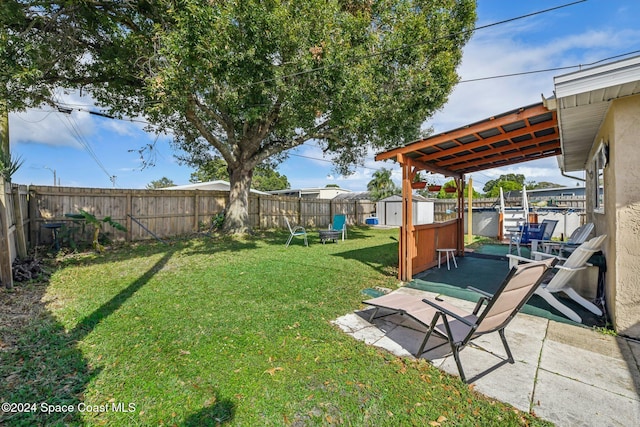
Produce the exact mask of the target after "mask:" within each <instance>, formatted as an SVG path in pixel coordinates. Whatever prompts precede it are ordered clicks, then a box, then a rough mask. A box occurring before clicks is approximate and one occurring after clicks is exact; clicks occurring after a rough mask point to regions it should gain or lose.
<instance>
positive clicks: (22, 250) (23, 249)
mask: <svg viewBox="0 0 640 427" xmlns="http://www.w3.org/2000/svg"><path fill="white" fill-rule="evenodd" d="M11 192H12V193H13V221H14V222H15V224H16V251H17V252H18V256H19V257H20V258H26V257H27V239H26V238H25V235H24V218H23V217H22V208H21V207H20V186H18V185H15V186H13V185H12V186H11Z"/></svg>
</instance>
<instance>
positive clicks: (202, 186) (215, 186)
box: [162, 179, 269, 195]
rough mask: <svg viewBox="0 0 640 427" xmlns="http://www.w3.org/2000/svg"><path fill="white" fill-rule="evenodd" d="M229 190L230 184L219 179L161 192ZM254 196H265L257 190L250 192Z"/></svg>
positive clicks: (179, 186)
mask: <svg viewBox="0 0 640 427" xmlns="http://www.w3.org/2000/svg"><path fill="white" fill-rule="evenodd" d="M230 188H231V184H230V183H229V182H228V181H223V180H221V179H219V180H216V181H207V182H196V183H195V184H186V185H176V186H173V187H166V188H163V189H162V190H210V191H211V190H213V191H229V189H230ZM250 191H251V192H252V193H254V194H265V195H268V194H269V193H265V192H264V191H259V190H253V189H251V190H250Z"/></svg>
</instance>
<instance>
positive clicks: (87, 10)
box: [0, 0, 476, 232]
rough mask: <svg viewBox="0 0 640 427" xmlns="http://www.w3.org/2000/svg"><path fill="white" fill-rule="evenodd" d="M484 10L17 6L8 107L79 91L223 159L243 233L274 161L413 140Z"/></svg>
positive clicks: (5, 12) (8, 40)
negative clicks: (310, 147) (309, 145)
mask: <svg viewBox="0 0 640 427" xmlns="http://www.w3.org/2000/svg"><path fill="white" fill-rule="evenodd" d="M475 18H476V15H475V2H474V1H473V0H439V1H435V0H429V1H427V0H422V1H419V0H379V1H351V0H306V1H300V2H281V1H261V0H243V1H231V2H212V1H210V0H182V1H181V2H175V1H171V0H157V1H153V2H150V1H139V2H112V1H99V0H96V1H93V2H70V1H58V2H56V1H43V0H21V1H16V0H9V1H5V2H3V3H2V9H0V19H2V21H3V24H6V23H8V22H11V26H8V27H6V28H7V30H6V31H5V33H6V34H3V36H2V39H1V40H0V43H1V44H0V47H2V48H3V49H4V50H6V51H8V52H9V53H10V55H9V58H10V59H9V60H3V62H2V63H1V64H0V65H5V64H6V65H7V69H8V70H9V76H8V78H6V77H5V76H3V80H2V81H1V82H0V83H2V84H0V87H2V86H6V87H8V88H10V89H9V91H14V90H15V92H12V93H11V95H9V94H8V92H5V93H3V94H2V95H4V96H5V98H6V99H8V102H9V108H10V109H11V108H16V107H17V108H22V107H24V106H26V105H28V104H33V103H36V102H40V101H42V100H44V99H46V98H47V90H48V88H49V87H51V84H59V85H62V86H65V87H76V88H82V89H83V90H86V91H90V92H91V94H92V95H93V97H94V98H95V99H96V100H97V102H98V103H99V104H101V105H103V106H105V107H107V108H108V112H109V113H110V114H113V115H116V116H117V115H128V116H133V115H144V116H145V117H146V118H147V120H149V121H150V122H151V123H153V125H154V126H155V127H156V128H155V129H156V130H158V129H159V130H171V132H172V133H173V135H174V136H175V140H174V142H175V145H176V147H178V148H180V149H182V150H184V151H186V152H187V153H189V155H190V156H192V157H193V158H207V157H211V156H220V157H221V158H223V159H224V160H225V162H226V163H227V166H228V170H229V180H230V183H231V191H230V195H229V202H228V206H227V216H226V220H225V226H224V227H225V229H226V230H227V231H235V232H243V231H247V230H248V194H249V188H250V187H251V183H252V178H253V175H254V169H255V168H256V166H258V165H260V164H261V163H263V162H264V161H266V160H269V159H276V160H278V159H281V158H282V155H283V153H286V151H287V150H289V149H291V148H293V147H296V146H298V145H300V144H303V143H304V142H307V141H314V143H316V144H318V145H319V146H320V147H321V148H322V150H323V151H324V152H325V153H326V154H327V155H328V156H330V157H331V158H332V160H333V162H334V165H335V168H336V170H337V171H338V172H342V173H348V172H350V171H352V170H353V168H354V166H355V165H358V164H360V163H361V162H362V160H363V157H364V155H365V154H366V153H367V149H368V147H370V146H372V147H375V148H385V149H386V148H390V147H394V146H399V145H402V144H405V143H407V142H409V141H412V140H414V139H415V138H416V137H417V136H418V135H419V133H420V125H421V124H422V123H423V122H424V121H425V120H426V119H427V118H428V117H429V116H430V115H432V114H433V113H434V112H435V111H436V110H437V109H439V108H440V107H441V106H442V105H443V104H444V103H445V102H446V100H447V96H448V94H449V93H450V91H451V90H452V88H453V86H454V85H455V84H456V82H457V81H458V76H457V74H456V68H457V67H458V65H459V64H460V61H461V57H462V47H463V46H464V44H465V43H466V42H467V41H468V40H469V38H470V36H471V30H472V28H473V24H474V23H475ZM58 24H60V25H58ZM65 29H66V30H68V31H67V33H64V31H65ZM65 46H67V50H68V52H67V53H66V54H63V53H64V49H65ZM23 54H26V58H27V59H24V60H22V59H20V58H22V55H23ZM51 54H53V56H51ZM0 56H2V55H0ZM38 58H54V59H53V60H50V61H49V62H46V61H44V60H41V59H38ZM20 61H22V62H23V63H22V64H21V63H19V62H20ZM47 67H48V68H47ZM36 89H38V90H36ZM30 91H31V92H30ZM25 94H26V95H29V96H26V97H25V96H24V95H25Z"/></svg>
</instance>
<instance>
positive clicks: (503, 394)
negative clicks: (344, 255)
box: [334, 288, 640, 427]
mask: <svg viewBox="0 0 640 427" xmlns="http://www.w3.org/2000/svg"><path fill="white" fill-rule="evenodd" d="M395 292H402V293H407V294H412V295H416V296H419V297H424V296H435V294H430V293H428V292H424V291H419V290H415V289H409V288H401V289H399V290H397V291H395ZM440 298H442V299H443V300H445V301H447V302H450V303H452V304H455V305H457V306H459V307H462V308H467V309H469V310H470V311H471V310H472V309H473V307H474V305H475V304H474V303H471V302H468V301H462V300H457V299H454V298H449V297H446V296H442V295H441V296H440ZM365 299H366V298H365ZM369 310H370V308H365V309H364V310H363V311H357V312H355V313H351V314H347V315H346V316H343V317H341V318H339V319H336V320H335V321H334V323H335V324H336V325H338V326H339V327H340V328H341V329H342V330H343V331H345V332H346V333H348V334H350V335H352V336H353V337H354V338H356V339H358V340H362V341H364V342H366V343H367V344H370V345H374V346H377V347H381V348H384V349H386V350H388V351H390V352H392V353H394V354H396V355H397V356H401V357H413V356H412V354H413V353H415V352H416V351H417V348H418V345H419V344H420V342H421V340H422V338H424V333H425V330H424V328H423V327H421V326H420V325H418V324H417V323H416V322H414V321H412V320H411V319H408V318H406V317H404V316H400V315H392V316H387V317H383V318H380V319H376V320H374V324H371V323H369V322H368V321H367V320H366V319H368V318H369V316H370V314H371V312H370V311H369ZM506 336H507V340H508V342H509V346H510V347H511V351H512V353H513V357H514V359H515V361H516V362H515V363H514V364H509V363H505V364H503V365H502V366H500V367H499V368H497V369H496V370H493V371H490V372H486V371H487V369H489V368H490V367H492V366H493V365H495V364H496V363H499V362H500V361H501V359H502V360H504V358H505V352H504V347H503V346H502V343H501V342H500V337H499V336H498V334H497V333H495V334H489V335H487V336H483V337H480V338H478V339H476V340H474V341H473V342H475V343H476V344H477V345H478V346H480V347H482V348H483V349H480V348H476V347H472V346H469V347H467V348H465V349H464V350H463V351H462V352H461V353H460V358H461V360H462V366H463V368H464V370H465V374H466V376H467V378H468V380H469V382H473V383H474V384H475V390H477V391H479V392H480V393H483V394H485V395H487V396H489V397H493V398H495V399H498V400H501V401H503V402H507V403H509V404H511V405H513V406H514V407H516V408H518V409H520V410H522V411H526V412H532V413H534V414H535V415H537V416H538V417H540V418H543V419H546V420H548V421H551V422H553V423H555V424H556V425H558V426H567V427H576V426H624V427H628V426H632V425H640V343H638V342H636V341H632V340H626V339H623V338H619V337H613V336H608V335H603V334H601V333H598V332H596V331H593V330H591V329H587V328H583V327H580V326H573V325H567V324H564V323H558V322H554V321H550V320H547V319H543V318H540V317H534V316H529V315H526V314H522V313H520V314H518V315H517V316H516V318H515V319H514V320H513V321H512V322H511V324H510V325H509V326H508V327H507V329H506ZM429 343H430V344H429V346H430V347H431V343H432V341H431V340H430V341H429ZM447 349H448V346H443V347H440V348H439V349H437V350H433V351H432V352H427V353H425V354H424V355H423V356H422V357H424V358H426V359H428V360H430V361H431V362H432V363H433V365H434V366H436V367H438V368H439V369H441V370H443V371H445V372H447V373H450V374H452V375H459V374H458V370H457V368H456V364H455V361H454V360H453V357H452V356H451V355H449V354H447V353H446V351H447ZM491 353H493V354H491ZM483 373H485V374H484V375H482V374H483ZM480 375H481V376H480ZM478 376H480V378H478Z"/></svg>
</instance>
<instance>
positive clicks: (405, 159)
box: [375, 103, 561, 281]
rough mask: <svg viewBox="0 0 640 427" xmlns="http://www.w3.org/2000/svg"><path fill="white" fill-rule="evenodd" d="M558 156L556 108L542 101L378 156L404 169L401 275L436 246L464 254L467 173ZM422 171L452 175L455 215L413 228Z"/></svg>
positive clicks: (430, 256) (428, 258)
mask: <svg viewBox="0 0 640 427" xmlns="http://www.w3.org/2000/svg"><path fill="white" fill-rule="evenodd" d="M559 154H561V150H560V135H559V132H558V120H557V116H556V112H555V111H553V110H549V109H547V108H546V107H545V106H544V105H543V103H538V104H534V105H530V106H527V107H522V108H518V109H517V110H512V111H509V112H506V113H503V114H500V115H498V116H493V117H489V118H488V119H485V120H482V121H479V122H477V123H473V124H470V125H467V126H463V127H460V128H458V129H454V130H452V131H449V132H445V133H441V134H439V135H434V136H430V137H428V138H425V139H421V140H419V141H415V142H412V143H410V144H408V145H406V146H404V147H399V148H394V149H391V150H388V151H385V152H382V153H379V154H378V155H376V157H375V159H376V160H378V161H380V160H390V159H391V160H395V161H397V162H398V163H399V164H400V166H401V167H402V199H403V208H402V227H401V229H400V247H399V278H400V280H403V281H408V280H411V279H412V277H413V274H415V273H416V272H419V271H423V270H425V269H426V268H430V267H432V266H434V265H435V264H437V256H438V254H437V252H436V250H435V249H436V248H438V247H440V248H442V247H454V248H455V249H456V250H457V253H458V255H463V253H464V209H463V208H464V189H465V186H466V181H465V175H466V174H469V173H472V172H477V171H481V170H486V169H492V168H497V167H501V166H508V165H512V164H516V163H522V162H528V161H531V160H537V159H541V158H544V157H550V156H557V155H559ZM420 171H426V172H430V173H437V174H442V175H444V176H445V177H452V178H454V180H455V183H456V187H457V197H458V209H457V215H456V219H455V220H453V221H450V222H448V223H443V224H441V225H437V224H436V225H433V224H430V225H429V226H414V225H413V212H412V205H413V202H412V187H411V184H412V182H413V180H414V178H415V176H416V174H417V173H418V172H420Z"/></svg>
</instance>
